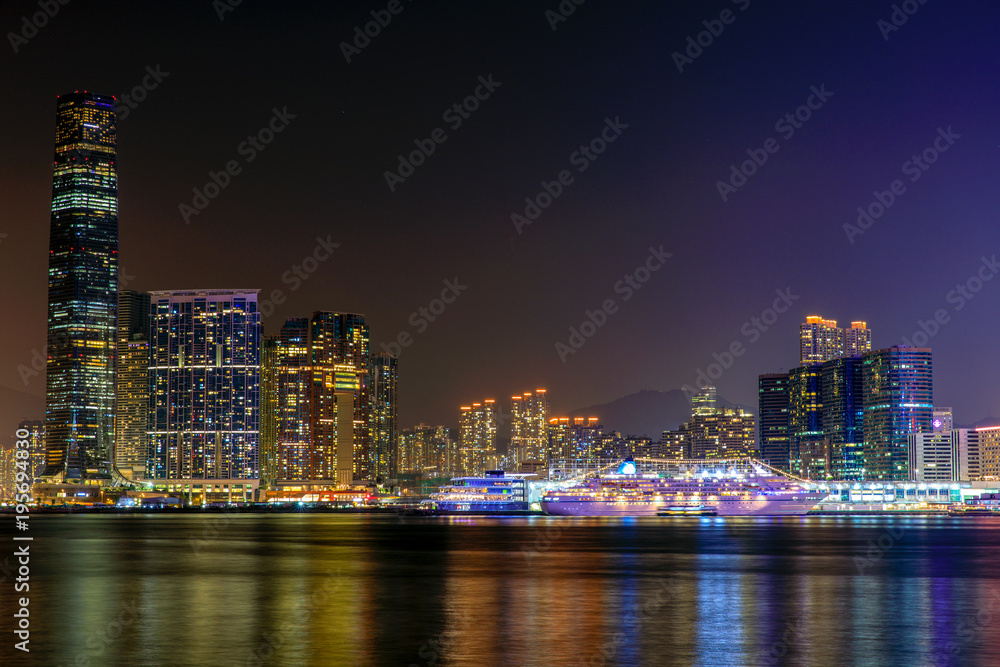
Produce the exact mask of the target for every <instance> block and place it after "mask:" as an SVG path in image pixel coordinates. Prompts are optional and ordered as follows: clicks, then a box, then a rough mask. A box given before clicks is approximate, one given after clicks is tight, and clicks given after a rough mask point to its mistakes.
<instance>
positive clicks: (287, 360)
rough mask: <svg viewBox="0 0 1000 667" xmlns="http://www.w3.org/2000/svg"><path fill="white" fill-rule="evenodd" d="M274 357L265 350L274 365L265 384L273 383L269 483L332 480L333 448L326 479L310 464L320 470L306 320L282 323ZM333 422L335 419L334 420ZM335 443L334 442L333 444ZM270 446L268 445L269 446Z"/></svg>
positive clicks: (333, 446) (297, 318)
mask: <svg viewBox="0 0 1000 667" xmlns="http://www.w3.org/2000/svg"><path fill="white" fill-rule="evenodd" d="M272 344H273V345H274V348H275V349H274V351H273V353H272V352H271V351H270V349H268V355H269V357H268V360H271V361H273V362H274V364H275V368H274V371H273V373H272V372H270V371H269V373H268V381H271V380H272V379H273V381H274V383H275V386H274V388H273V389H271V387H270V386H269V387H267V391H268V394H267V397H268V400H273V401H274V405H273V406H271V405H269V406H268V407H269V409H270V410H272V412H273V413H274V419H275V435H274V439H275V441H274V453H273V457H269V458H268V461H267V463H268V466H269V467H268V471H267V478H268V480H269V481H270V480H272V479H273V480H274V482H275V483H276V482H277V481H278V480H315V479H333V478H334V477H333V476H335V475H336V472H335V471H336V462H335V459H334V458H333V457H334V456H335V455H336V446H335V445H329V447H332V450H331V451H330V452H329V453H328V456H329V457H330V461H329V462H327V464H326V465H325V467H324V470H325V474H326V475H327V477H325V478H324V477H321V476H320V475H321V474H324V473H323V472H321V471H320V470H319V469H317V470H315V471H314V470H313V464H314V463H318V464H320V467H323V465H322V461H321V458H322V457H316V459H315V460H314V458H313V456H312V439H313V432H312V407H311V401H310V399H311V396H312V391H311V390H312V367H311V365H310V361H309V360H310V355H309V319H308V318H305V317H293V318H289V319H287V320H285V324H284V325H283V326H282V327H281V331H280V333H279V334H278V335H277V337H276V338H275V339H274V341H273V343H272ZM334 419H335V417H334ZM334 441H335V440H334ZM268 445H269V446H270V443H268Z"/></svg>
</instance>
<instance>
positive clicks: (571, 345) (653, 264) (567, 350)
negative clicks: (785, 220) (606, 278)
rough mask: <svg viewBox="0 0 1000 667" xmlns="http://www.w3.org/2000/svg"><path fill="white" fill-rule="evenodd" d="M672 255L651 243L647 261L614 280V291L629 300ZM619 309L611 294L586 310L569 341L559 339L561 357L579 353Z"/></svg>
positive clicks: (558, 347) (571, 328)
mask: <svg viewBox="0 0 1000 667" xmlns="http://www.w3.org/2000/svg"><path fill="white" fill-rule="evenodd" d="M671 257H673V253H669V252H665V251H664V250H663V246H662V245H661V246H660V247H659V248H655V247H653V246H650V247H649V255H648V256H647V257H646V259H645V261H643V262H642V263H641V264H639V266H637V267H636V268H635V269H633V270H632V271H631V272H629V273H626V274H625V275H624V276H622V278H621V280H618V281H617V282H615V284H614V286H613V288H612V289H613V290H614V293H615V294H621V295H622V303H624V302H626V301H628V300H629V299H631V298H632V297H633V296H634V295H635V293H636V292H638V291H639V290H640V289H642V286H643V285H644V284H646V282H648V281H649V279H650V278H651V277H652V275H653V274H654V273H656V272H657V271H659V270H660V269H661V268H663V265H664V264H666V261H667V260H668V259H669V258H671ZM618 308H619V305H618V302H617V301H616V300H615V299H614V297H609V298H607V299H605V300H604V301H602V302H601V305H600V307H598V308H597V309H596V310H593V311H591V310H585V311H584V316H585V319H584V320H583V322H581V323H580V325H579V327H575V326H574V327H570V328H569V339H568V341H567V343H568V344H567V343H564V342H562V341H557V342H556V354H557V355H559V360H560V361H561V362H563V363H564V364H565V363H566V359H568V358H569V355H571V354H576V352H577V350H579V349H580V348H582V347H583V346H584V345H586V343H587V340H588V339H590V338H592V337H593V336H594V335H595V334H596V333H597V330H598V329H600V328H601V327H603V326H604V325H605V324H607V322H608V318H609V317H611V316H612V315H614V314H615V313H617V312H618Z"/></svg>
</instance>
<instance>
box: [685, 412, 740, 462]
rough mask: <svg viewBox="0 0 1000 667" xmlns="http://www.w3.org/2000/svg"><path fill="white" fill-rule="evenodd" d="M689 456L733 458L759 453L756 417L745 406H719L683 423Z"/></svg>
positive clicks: (696, 457) (693, 457)
mask: <svg viewBox="0 0 1000 667" xmlns="http://www.w3.org/2000/svg"><path fill="white" fill-rule="evenodd" d="M678 430H679V432H680V433H681V434H682V435H683V438H684V448H685V450H686V452H687V457H688V458H692V459H733V458H746V457H750V456H755V455H756V452H755V449H754V432H755V430H756V424H755V419H754V416H753V415H752V414H750V413H749V412H746V411H744V410H743V409H742V408H719V409H716V410H715V411H714V412H712V413H711V414H707V415H698V416H696V417H691V421H689V422H687V423H686V424H681V427H680V429H678Z"/></svg>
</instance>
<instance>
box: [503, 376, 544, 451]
mask: <svg viewBox="0 0 1000 667" xmlns="http://www.w3.org/2000/svg"><path fill="white" fill-rule="evenodd" d="M510 417H511V422H510V451H511V452H513V454H514V460H515V462H516V463H517V464H520V463H522V462H524V461H539V462H544V461H548V458H549V456H548V444H549V434H548V425H549V399H548V395H547V394H546V392H545V390H544V389H537V390H536V391H535V393H534V394H532V393H531V392H530V391H528V392H525V393H524V394H522V395H520V396H512V397H511V403H510Z"/></svg>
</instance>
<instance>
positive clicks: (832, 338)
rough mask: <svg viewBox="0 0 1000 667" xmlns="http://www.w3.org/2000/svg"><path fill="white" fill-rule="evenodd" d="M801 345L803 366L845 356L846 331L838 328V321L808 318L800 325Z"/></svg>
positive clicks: (800, 356) (815, 317) (811, 316)
mask: <svg viewBox="0 0 1000 667" xmlns="http://www.w3.org/2000/svg"><path fill="white" fill-rule="evenodd" d="M799 343H800V345H801V353H800V355H799V363H800V364H802V365H803V366H805V365H807V364H814V363H822V362H824V361H828V360H830V359H836V358H837V357H842V356H844V330H843V329H840V328H838V327H837V320H824V319H823V318H822V317H820V316H819V315H810V316H808V317H807V318H806V322H805V324H801V325H799Z"/></svg>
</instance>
